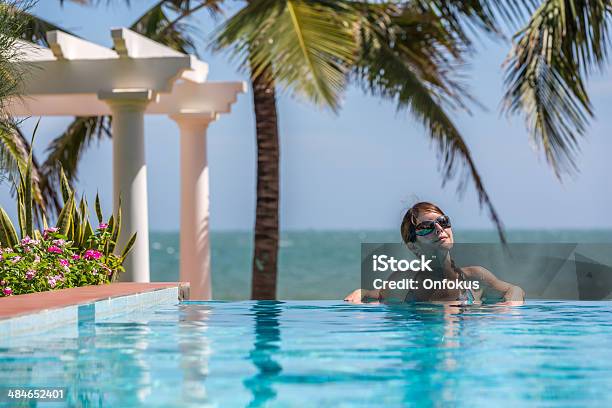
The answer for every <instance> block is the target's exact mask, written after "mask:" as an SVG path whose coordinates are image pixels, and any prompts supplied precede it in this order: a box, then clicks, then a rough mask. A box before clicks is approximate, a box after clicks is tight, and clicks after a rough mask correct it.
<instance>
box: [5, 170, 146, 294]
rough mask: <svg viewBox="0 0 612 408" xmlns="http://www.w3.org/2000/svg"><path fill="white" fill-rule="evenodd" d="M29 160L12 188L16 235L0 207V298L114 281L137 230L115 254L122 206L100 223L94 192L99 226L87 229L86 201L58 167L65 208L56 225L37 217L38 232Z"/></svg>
mask: <svg viewBox="0 0 612 408" xmlns="http://www.w3.org/2000/svg"><path fill="white" fill-rule="evenodd" d="M30 166H31V162H30V163H28V166H27V167H26V171H25V173H26V174H25V177H24V176H23V175H22V176H21V183H20V185H19V186H18V187H17V198H18V206H17V210H18V220H19V230H20V232H21V237H22V238H21V239H19V238H18V237H17V231H16V230H15V227H14V226H13V224H12V222H11V220H10V219H9V217H8V215H7V213H6V211H4V209H3V208H0V297H3V296H12V295H19V294H24V293H32V292H40V291H46V290H52V289H64V288H73V287H78V286H85V285H99V284H104V283H109V282H111V281H114V280H116V278H117V276H118V274H119V273H120V272H122V271H123V270H124V269H123V267H122V264H123V261H124V260H125V257H126V256H127V254H128V253H129V251H130V249H131V248H132V246H133V245H134V242H135V240H136V234H134V235H133V236H132V237H131V238H130V239H129V241H128V243H127V244H126V246H125V248H124V249H123V252H122V253H121V255H120V256H119V255H116V254H115V253H114V250H115V245H116V243H117V241H118V239H119V231H120V230H121V205H119V208H118V210H117V214H116V215H111V217H110V218H109V220H108V221H107V222H103V218H102V210H101V206H100V200H99V198H98V197H97V196H96V203H95V207H96V214H97V217H98V221H99V226H98V228H96V229H95V230H94V229H93V228H92V226H91V223H90V222H89V217H88V206H87V202H86V201H85V199H81V201H80V203H79V204H78V205H77V203H76V202H75V199H74V195H75V194H74V191H72V189H71V188H70V186H69V184H68V181H67V180H66V177H65V176H64V173H63V171H62V172H61V187H62V197H63V200H64V206H63V208H62V210H61V211H60V213H59V216H58V219H57V224H56V227H48V226H47V221H46V219H45V216H44V214H43V215H42V224H43V225H44V229H43V232H42V233H41V232H40V231H39V230H37V229H34V228H33V214H32V190H31V171H30Z"/></svg>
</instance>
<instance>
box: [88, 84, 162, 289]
mask: <svg viewBox="0 0 612 408" xmlns="http://www.w3.org/2000/svg"><path fill="white" fill-rule="evenodd" d="M98 97H99V98H100V99H102V100H104V101H105V102H106V103H108V105H109V106H110V109H111V112H112V117H113V122H112V134H113V209H114V212H115V214H116V213H117V207H118V205H119V201H118V200H119V195H121V231H120V236H119V241H118V243H117V248H116V250H115V252H117V253H121V251H123V248H124V247H125V245H126V243H127V241H128V240H129V239H130V237H131V236H132V234H134V232H137V233H138V235H137V238H136V243H135V244H134V246H133V248H132V252H131V253H130V255H129V256H128V257H127V259H126V260H125V263H124V265H123V266H124V267H125V273H124V274H122V277H121V280H122V281H128V282H149V281H150V273H149V220H148V215H149V211H148V204H147V166H146V161H145V150H144V111H145V108H146V107H147V104H148V103H149V102H151V100H153V99H155V95H154V93H153V92H152V91H150V90H125V91H112V92H101V93H100V94H99V95H98Z"/></svg>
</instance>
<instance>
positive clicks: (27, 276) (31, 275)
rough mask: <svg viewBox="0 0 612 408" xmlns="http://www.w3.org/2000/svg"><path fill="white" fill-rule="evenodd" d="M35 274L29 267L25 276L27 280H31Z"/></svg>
mask: <svg viewBox="0 0 612 408" xmlns="http://www.w3.org/2000/svg"><path fill="white" fill-rule="evenodd" d="M35 275H36V271H35V270H34V269H30V270H29V271H27V272H26V275H25V277H26V279H27V280H32V279H33V278H34V276H35Z"/></svg>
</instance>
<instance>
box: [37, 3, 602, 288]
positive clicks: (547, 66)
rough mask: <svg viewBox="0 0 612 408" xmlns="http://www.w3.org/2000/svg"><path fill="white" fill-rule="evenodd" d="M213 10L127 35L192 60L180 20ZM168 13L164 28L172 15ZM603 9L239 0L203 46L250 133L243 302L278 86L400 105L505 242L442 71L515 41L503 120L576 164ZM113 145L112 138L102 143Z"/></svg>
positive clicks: (266, 252) (83, 138)
mask: <svg viewBox="0 0 612 408" xmlns="http://www.w3.org/2000/svg"><path fill="white" fill-rule="evenodd" d="M223 4H224V2H223V1H222V0H200V1H199V2H197V1H189V0H161V1H160V2H158V3H157V4H156V5H155V6H154V7H153V8H152V9H151V10H149V11H147V12H146V13H145V15H143V17H141V18H140V19H139V21H138V22H137V23H135V24H134V25H133V26H132V28H133V29H134V30H135V31H138V32H140V33H141V34H144V35H147V36H149V37H150V38H153V39H155V40H157V41H160V42H162V43H165V44H168V45H170V46H172V47H174V48H176V49H179V50H182V51H189V50H192V48H193V47H192V42H191V41H190V40H189V38H190V37H189V30H188V26H186V25H184V21H186V20H185V19H186V17H188V16H190V15H192V14H194V13H195V12H196V11H198V10H200V9H209V10H212V11H213V12H219V11H220V10H221V9H220V7H221V6H222V5H223ZM170 14H173V16H174V19H171V18H170V17H169V15H170ZM608 17H609V8H608V5H607V3H606V2H603V1H593V2H584V1H579V0H543V1H541V2H540V3H539V4H537V3H535V2H533V1H530V0H523V1H519V2H512V3H510V2H494V1H474V0H464V1H459V0H445V1H444V0H412V1H404V2H386V3H381V2H372V3H370V2H367V1H357V0H354V1H351V0H334V1H332V0H309V1H305V0H248V1H246V4H245V6H244V7H243V8H241V9H240V10H239V11H238V12H237V13H236V14H234V15H233V16H232V17H231V18H229V19H228V20H227V21H225V23H224V24H223V25H222V26H221V28H220V29H219V30H218V31H217V33H216V35H215V38H214V48H215V49H217V50H219V49H231V51H232V55H233V56H234V57H235V58H236V59H237V60H238V62H239V64H240V66H241V67H242V68H243V69H244V70H245V71H247V72H248V74H249V77H250V79H251V82H252V87H253V102H254V108H255V118H256V134H257V155H258V159H257V168H258V170H257V210H256V225H255V251H254V255H253V285H252V286H253V291H252V297H253V298H254V299H269V298H274V297H275V294H276V275H277V272H276V259H277V252H278V224H279V223H278V203H279V188H278V184H279V183H278V161H279V149H278V124H277V119H278V114H277V111H276V90H277V87H280V88H281V89H288V90H290V91H291V92H292V93H293V94H295V95H299V96H303V97H306V98H307V99H308V100H311V101H313V102H314V103H315V104H317V105H320V106H325V107H328V108H330V109H332V110H333V111H337V110H338V109H339V106H340V102H339V101H340V96H341V94H342V91H343V90H344V89H345V88H346V85H347V84H348V83H349V81H353V82H354V83H357V84H359V85H361V86H362V88H363V89H364V90H365V91H366V92H368V93H370V94H373V95H376V96H379V97H382V98H386V99H390V100H392V101H394V102H396V103H397V108H398V110H405V111H408V112H409V113H410V114H411V115H412V116H414V117H415V118H416V119H417V120H418V121H420V122H421V123H422V124H423V125H424V126H425V128H426V129H427V130H428V135H429V137H430V138H431V139H432V140H433V141H434V142H435V145H436V147H437V150H438V152H439V154H440V156H441V159H442V174H443V180H444V182H446V181H447V180H449V179H450V178H451V177H452V176H454V175H456V174H457V173H459V172H461V170H463V171H462V177H461V178H460V180H459V183H458V189H459V191H463V189H464V188H465V186H466V185H467V182H469V181H472V182H473V184H474V186H475V188H476V191H477V193H478V197H479V202H480V204H481V205H484V206H485V207H486V208H487V210H488V212H489V216H490V218H491V219H492V221H493V222H494V224H495V225H496V227H497V228H498V231H499V233H500V238H501V239H502V241H503V240H504V236H503V232H502V227H501V222H500V219H499V217H498V215H497V213H496V211H495V209H494V207H493V205H492V203H491V200H490V197H489V196H488V194H487V192H486V190H485V187H484V185H483V183H482V180H481V177H480V175H479V173H478V171H477V169H476V165H475V163H474V160H473V158H472V157H471V154H470V152H469V149H468V147H467V144H466V143H465V141H464V139H463V137H462V135H461V133H460V132H459V130H458V129H457V128H456V126H455V125H454V123H453V121H452V119H451V116H450V114H449V111H452V110H456V109H464V110H467V109H468V105H469V104H470V103H473V98H472V97H471V96H470V95H469V93H468V92H466V90H465V88H464V85H463V84H462V83H461V81H459V80H457V77H456V76H455V75H453V72H456V71H457V69H458V68H460V67H461V66H462V64H463V63H464V62H465V61H466V60H467V59H468V58H469V55H470V53H471V52H472V51H473V50H474V46H473V43H472V37H473V36H474V33H483V32H484V33H487V34H488V35H493V36H497V37H502V36H503V32H504V30H503V29H502V27H506V26H510V27H513V28H518V27H521V24H522V21H524V20H525V19H526V18H528V22H527V25H526V26H524V27H522V28H521V29H520V30H519V31H518V32H517V34H516V35H515V36H514V39H515V41H516V46H515V47H514V48H513V51H512V52H511V54H510V56H509V59H508V65H507V67H506V69H507V77H506V88H507V91H506V96H505V106H504V110H505V111H506V112H509V113H523V115H525V117H526V119H527V121H528V123H529V125H530V126H529V128H530V130H531V136H532V137H533V138H534V140H535V141H536V144H538V145H539V146H541V147H543V149H544V152H545V154H546V158H547V160H548V162H549V163H550V164H551V166H552V167H553V169H554V171H555V174H557V176H559V177H561V174H562V173H563V172H564V171H571V170H572V169H573V168H574V167H575V166H574V161H573V158H574V157H575V153H576V149H577V146H578V144H577V143H578V138H579V137H580V136H583V135H584V134H585V131H586V123H587V120H588V118H589V116H592V109H591V107H590V104H589V99H588V95H587V94H586V92H585V90H584V78H585V77H586V76H587V75H588V74H589V73H590V72H592V70H593V69H594V68H596V67H601V65H602V64H603V63H604V62H605V60H606V55H607V52H606V51H607V48H606V46H607V24H606V19H607V18H608ZM105 120H106V121H108V119H103V118H77V119H76V120H75V122H73V123H72V125H71V126H70V127H69V129H68V130H67V132H65V133H64V134H62V135H61V136H60V137H58V138H57V139H56V140H55V141H54V142H53V144H52V146H51V150H50V155H49V159H48V160H47V161H46V163H45V165H44V166H43V167H44V169H45V174H46V175H48V176H50V177H52V176H53V174H56V173H54V170H53V169H54V163H55V162H56V161H57V160H59V161H60V162H62V164H63V165H64V167H65V168H66V170H67V175H68V176H69V177H70V178H71V179H74V178H75V177H76V168H77V163H78V158H79V155H80V152H82V150H83V149H84V148H85V147H86V146H87V145H88V144H89V143H90V142H91V140H92V139H93V138H95V137H101V136H104V135H106V134H107V129H108V122H105ZM109 136H110V135H109Z"/></svg>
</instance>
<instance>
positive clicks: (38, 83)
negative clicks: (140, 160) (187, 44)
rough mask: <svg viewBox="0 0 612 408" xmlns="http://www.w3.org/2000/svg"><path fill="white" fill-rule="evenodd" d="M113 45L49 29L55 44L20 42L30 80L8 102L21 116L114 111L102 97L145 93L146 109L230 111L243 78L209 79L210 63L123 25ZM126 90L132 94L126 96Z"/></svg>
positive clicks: (155, 111) (22, 62)
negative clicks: (226, 80) (240, 80)
mask: <svg viewBox="0 0 612 408" xmlns="http://www.w3.org/2000/svg"><path fill="white" fill-rule="evenodd" d="M111 36H112V39H113V44H114V49H110V48H106V47H103V46H101V45H98V44H94V43H91V42H89V41H86V40H83V39H81V38H78V37H75V36H73V35H70V34H67V33H64V32H62V31H50V32H48V33H47V41H48V43H49V46H50V48H44V47H41V46H38V45H35V44H32V43H28V42H25V41H21V42H20V43H19V47H20V51H21V54H22V58H21V60H20V62H18V64H19V65H21V66H22V67H23V69H24V71H25V72H26V75H27V77H26V80H25V81H24V87H23V89H22V90H21V93H22V95H24V96H22V97H21V98H19V99H15V100H13V101H12V103H11V104H10V105H9V110H10V111H11V113H12V114H13V115H16V116H28V115H70V116H72V115H74V116H99V115H109V114H110V108H109V106H108V104H107V103H105V102H104V99H108V98H109V97H113V96H115V95H123V97H128V98H129V97H130V95H141V94H144V93H147V94H148V95H149V96H150V98H151V100H152V102H151V103H149V104H148V106H147V108H146V111H145V113H149V114H169V115H172V114H178V113H190V114H194V113H203V114H206V115H216V114H218V113H225V112H229V111H230V106H231V104H232V103H234V102H235V101H236V97H237V94H238V93H241V92H245V91H246V84H245V83H244V82H207V81H206V78H207V75H208V64H206V63H205V62H203V61H200V60H199V59H197V58H196V57H195V56H193V55H187V54H183V53H181V52H178V51H176V50H173V49H171V48H169V47H166V46H164V45H161V44H159V43H156V42H154V41H152V40H150V39H148V38H146V37H144V36H142V35H140V34H137V33H135V32H133V31H130V30H128V29H126V28H116V29H112V30H111ZM126 95H127V96H126Z"/></svg>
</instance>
